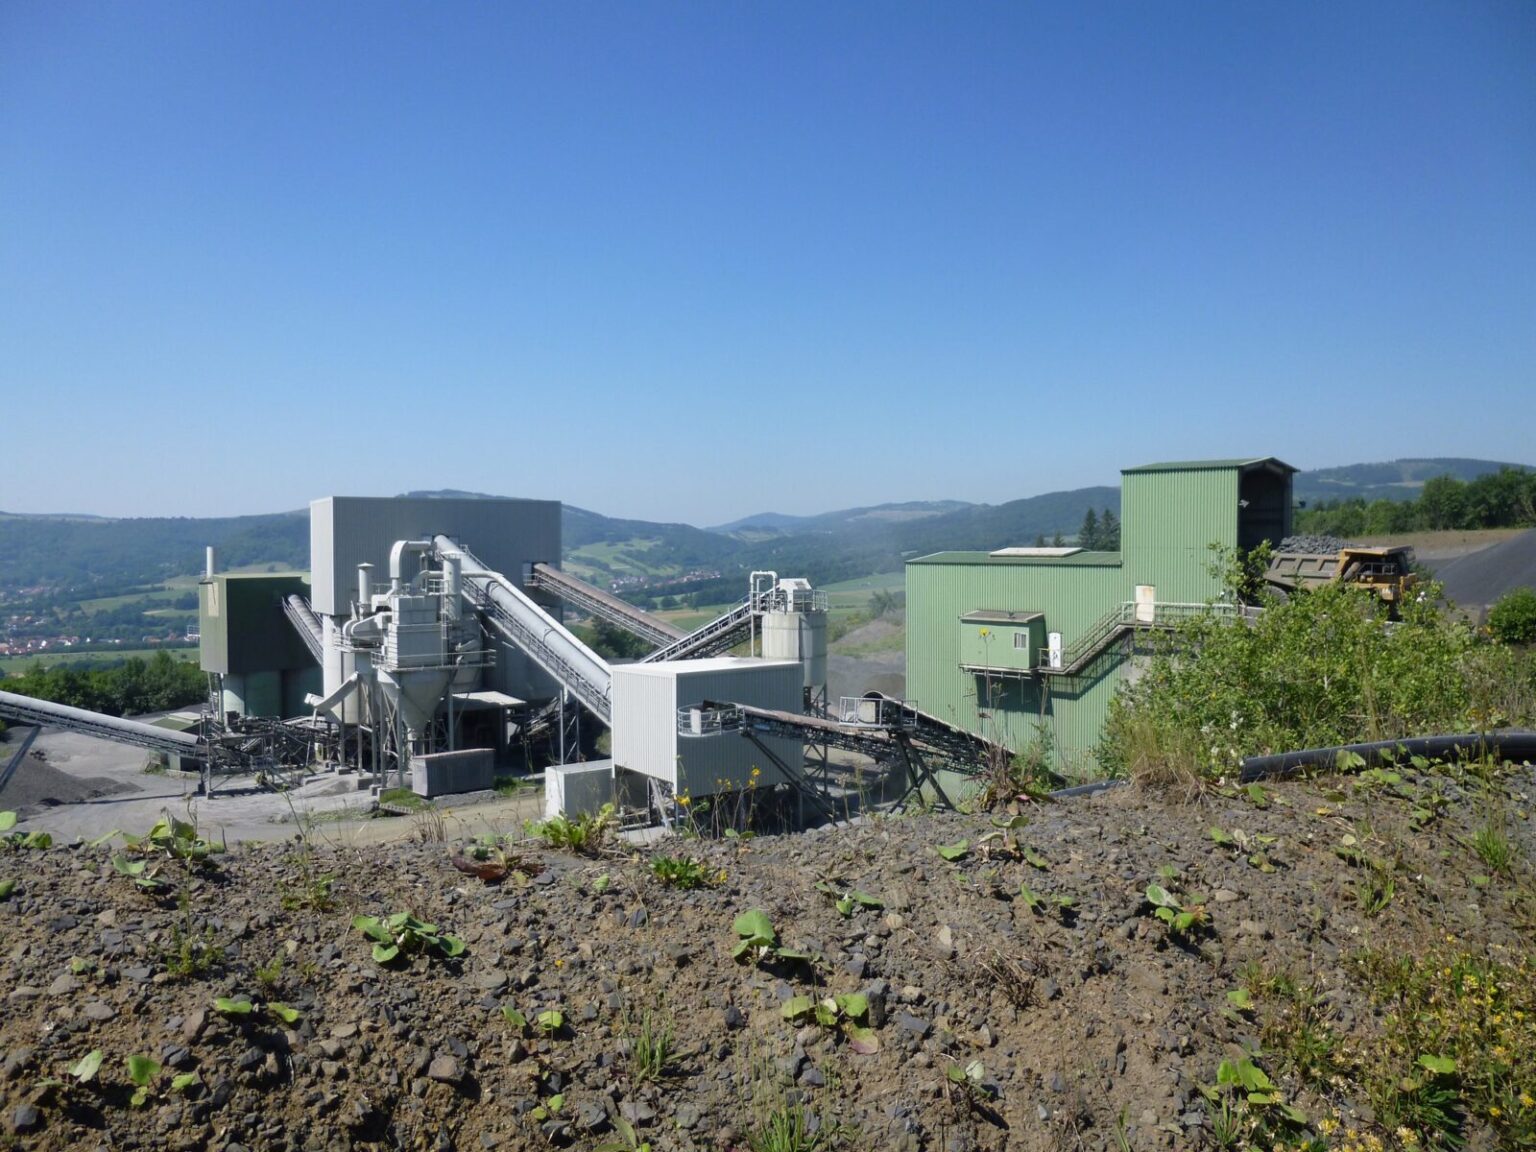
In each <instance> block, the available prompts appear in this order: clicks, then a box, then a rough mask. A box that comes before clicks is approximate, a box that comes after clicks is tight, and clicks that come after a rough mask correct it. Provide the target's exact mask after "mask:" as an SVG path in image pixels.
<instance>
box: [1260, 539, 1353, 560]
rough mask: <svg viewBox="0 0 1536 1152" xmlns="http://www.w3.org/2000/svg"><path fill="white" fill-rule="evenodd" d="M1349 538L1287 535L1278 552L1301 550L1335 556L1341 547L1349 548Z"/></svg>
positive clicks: (1313, 553) (1314, 554)
mask: <svg viewBox="0 0 1536 1152" xmlns="http://www.w3.org/2000/svg"><path fill="white" fill-rule="evenodd" d="M1348 547H1349V541H1348V540H1340V539H1339V538H1338V537H1337V536H1287V537H1286V538H1285V539H1284V540H1282V541H1280V547H1278V548H1276V549H1275V551H1276V552H1299V553H1301V554H1302V555H1306V556H1335V555H1337V554H1338V552H1339V550H1340V549H1341V548H1348Z"/></svg>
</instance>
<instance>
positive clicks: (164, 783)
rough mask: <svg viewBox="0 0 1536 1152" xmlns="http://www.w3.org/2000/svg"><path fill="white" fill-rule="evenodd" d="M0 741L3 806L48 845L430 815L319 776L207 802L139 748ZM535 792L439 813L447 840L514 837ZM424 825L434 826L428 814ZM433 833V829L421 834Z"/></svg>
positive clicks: (65, 736)
mask: <svg viewBox="0 0 1536 1152" xmlns="http://www.w3.org/2000/svg"><path fill="white" fill-rule="evenodd" d="M7 737H8V739H7V741H6V743H4V744H0V773H3V774H4V780H3V782H0V809H14V810H16V811H18V812H20V813H22V816H23V819H22V820H21V821H20V823H19V827H22V828H25V829H42V830H46V831H49V832H52V833H53V835H54V838H55V840H58V841H62V842H68V841H70V840H73V839H75V838H76V837H80V838H83V839H87V840H94V839H96V838H97V837H99V836H104V835H106V834H107V833H109V832H113V831H119V832H134V833H142V832H144V831H147V830H148V829H149V827H150V826H151V825H152V824H154V822H155V821H156V820H158V819H159V818H160V816H161V815H162V814H163V813H165V812H169V813H171V814H172V815H173V816H177V817H179V818H182V819H186V818H187V816H188V814H189V813H190V814H191V815H192V816H193V817H195V819H196V822H197V825H198V827H199V829H200V830H202V832H203V834H204V835H207V836H211V837H213V838H214V839H217V838H219V837H220V836H222V837H223V838H224V839H225V840H227V841H228V842H229V843H232V844H233V843H239V842H241V841H252V840H265V841H270V840H284V839H287V838H288V837H290V836H293V835H295V834H296V833H297V832H298V830H299V826H300V825H299V822H300V821H304V822H305V823H307V825H308V828H309V830H310V832H311V833H312V834H313V835H315V836H317V837H319V838H321V839H324V840H327V841H331V842H334V843H338V844H377V843H383V842H387V841H390V840H395V839H400V838H402V837H414V836H417V835H419V834H421V832H422V831H423V823H424V822H425V821H426V820H428V819H429V818H427V817H397V818H393V819H369V818H367V815H366V813H367V812H368V811H369V810H370V809H371V808H372V800H371V798H370V796H369V794H368V792H367V790H366V787H362V788H360V787H359V783H360V782H359V779H358V777H356V776H339V777H322V778H320V779H317V780H315V781H313V782H312V783H309V784H307V785H305V786H304V787H302V788H297V789H294V790H291V791H289V792H286V793H277V792H271V791H268V790H266V789H262V788H257V787H256V784H255V781H254V780H253V779H250V778H243V777H230V778H223V779H220V780H219V781H218V782H217V783H216V785H215V788H214V794H213V796H211V797H207V796H201V795H199V794H198V787H199V781H198V779H197V778H196V777H194V776H190V775H189V776H183V775H180V774H169V773H167V774H160V775H152V774H148V773H146V772H145V771H144V766H145V764H146V762H147V760H148V757H147V755H146V753H144V752H142V751H140V750H139V749H136V748H132V747H127V746H125V745H121V744H114V743H112V742H110V741H106V740H97V739H95V738H93V737H90V736H84V735H81V734H80V733H77V732H61V731H57V730H54V729H49V728H44V729H42V730H40V731H38V732H37V734H36V736H35V737H31V738H30V746H29V747H26V748H22V747H21V745H22V744H23V742H24V741H27V740H28V739H29V732H28V730H26V729H20V728H13V729H11V730H10V731H9V732H8V733H7ZM543 804H544V800H543V793H542V790H532V789H530V790H529V791H528V792H526V793H523V794H520V795H518V796H515V797H511V798H506V799H503V798H501V797H498V798H496V799H495V800H492V801H486V802H484V803H479V804H473V805H466V806H464V807H457V808H456V807H445V808H443V809H441V810H440V812H439V813H438V814H437V815H438V816H440V818H441V820H442V825H443V833H444V834H445V835H447V836H449V837H460V836H474V835H479V834H481V833H485V832H496V833H508V832H516V831H520V830H521V828H522V825H523V821H525V820H536V819H540V818H542V816H543V814H544V813H543ZM430 819H433V820H435V819H437V817H432V818H430ZM425 830H426V831H431V832H435V829H425Z"/></svg>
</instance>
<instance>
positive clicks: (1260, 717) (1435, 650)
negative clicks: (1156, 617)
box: [1098, 563, 1532, 782]
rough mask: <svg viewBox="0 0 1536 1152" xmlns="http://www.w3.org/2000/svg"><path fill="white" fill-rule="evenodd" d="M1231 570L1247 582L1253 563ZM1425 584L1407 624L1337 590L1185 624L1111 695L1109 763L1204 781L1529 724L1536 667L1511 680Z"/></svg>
mask: <svg viewBox="0 0 1536 1152" xmlns="http://www.w3.org/2000/svg"><path fill="white" fill-rule="evenodd" d="M1229 570H1230V572H1231V574H1232V575H1231V580H1232V583H1233V585H1234V586H1235V585H1236V584H1238V583H1240V582H1241V581H1242V578H1243V570H1242V567H1241V564H1240V563H1232V564H1230V565H1229ZM1425 591H1426V592H1427V593H1428V594H1427V595H1424V596H1422V597H1416V598H1414V599H1413V600H1412V601H1410V602H1409V603H1407V604H1405V605H1403V606H1402V619H1401V621H1399V622H1397V623H1392V622H1390V621H1389V620H1388V619H1387V614H1386V611H1385V609H1384V607H1383V606H1382V605H1381V604H1380V603H1379V602H1377V601H1376V600H1374V599H1373V598H1372V597H1371V596H1370V594H1369V593H1367V592H1364V591H1362V590H1359V589H1355V588H1350V587H1347V586H1342V585H1327V586H1324V587H1321V588H1318V589H1315V590H1311V591H1301V592H1298V593H1296V594H1295V595H1293V596H1292V597H1291V598H1290V599H1289V600H1287V601H1285V602H1278V601H1276V600H1274V599H1273V598H1271V597H1269V596H1268V595H1267V594H1264V593H1260V596H1259V599H1260V604H1261V606H1262V607H1263V608H1264V611H1263V612H1262V613H1260V614H1259V615H1258V617H1257V619H1254V620H1253V621H1251V622H1249V623H1243V624H1234V623H1232V622H1231V617H1230V615H1224V614H1221V613H1218V612H1215V611H1212V612H1210V613H1207V614H1205V615H1202V616H1199V617H1196V618H1194V619H1192V620H1190V621H1188V622H1186V623H1183V624H1181V625H1180V626H1179V627H1178V628H1177V629H1176V630H1175V631H1174V632H1173V633H1172V635H1171V636H1170V637H1169V638H1168V640H1167V642H1166V644H1165V646H1164V647H1163V648H1162V649H1161V650H1160V651H1159V652H1157V653H1156V654H1154V656H1153V657H1152V658H1151V660H1150V662H1149V664H1148V666H1147V668H1146V671H1145V674H1144V675H1143V676H1142V677H1141V678H1140V679H1138V680H1137V681H1135V682H1134V683H1128V684H1126V685H1125V686H1123V687H1122V688H1121V690H1120V692H1119V694H1118V695H1117V696H1116V698H1115V699H1114V701H1113V702H1112V703H1111V706H1110V713H1109V717H1108V720H1107V722H1106V725H1105V729H1104V735H1103V737H1102V739H1101V742H1100V745H1099V748H1098V756H1099V761H1100V763H1101V764H1102V765H1103V766H1104V768H1105V769H1106V770H1107V771H1109V772H1111V773H1112V774H1115V775H1122V776H1130V777H1132V778H1136V779H1148V780H1153V781H1157V780H1161V781H1164V782H1168V781H1174V780H1185V781H1192V780H1196V779H1200V778H1208V777H1219V776H1222V775H1226V774H1229V773H1232V772H1234V771H1236V769H1237V768H1238V765H1239V762H1240V761H1241V760H1242V759H1243V758H1244V757H1246V756H1254V755H1263V754H1267V753H1273V752H1283V751H1289V750H1293V749H1298V748H1319V747H1329V746H1332V745H1335V744H1348V743H1354V742H1356V741H1361V740H1391V739H1396V738H1399V737H1406V736H1415V735H1429V734H1435V733H1446V732H1457V731H1465V730H1468V729H1472V728H1483V727H1487V726H1492V725H1495V724H1500V723H1520V722H1523V721H1526V720H1528V719H1529V718H1530V716H1531V712H1532V707H1531V701H1532V696H1531V692H1530V678H1529V676H1528V675H1526V674H1525V673H1526V672H1528V670H1522V671H1521V674H1520V675H1519V676H1515V677H1513V678H1511V672H1512V671H1513V670H1512V669H1509V668H1506V667H1505V666H1506V665H1507V664H1508V663H1509V659H1510V657H1511V654H1510V653H1509V651H1508V650H1507V649H1501V648H1499V647H1498V646H1494V645H1488V644H1479V642H1478V640H1477V637H1476V635H1475V634H1474V633H1473V631H1472V630H1471V629H1470V628H1468V627H1466V626H1465V625H1464V624H1462V623H1460V622H1458V621H1456V620H1454V619H1452V618H1451V617H1450V616H1449V615H1448V614H1447V613H1446V612H1445V611H1443V610H1442V609H1441V607H1440V606H1439V602H1438V598H1437V597H1436V595H1435V591H1436V590H1435V589H1434V588H1433V587H1432V586H1431V587H1429V588H1426V589H1425ZM1495 666H1497V671H1496V667H1495ZM1512 685H1513V686H1515V687H1517V688H1518V691H1511V686H1512Z"/></svg>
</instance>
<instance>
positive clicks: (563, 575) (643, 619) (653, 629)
mask: <svg viewBox="0 0 1536 1152" xmlns="http://www.w3.org/2000/svg"><path fill="white" fill-rule="evenodd" d="M529 585H530V586H531V587H534V588H543V589H546V590H548V591H550V592H553V593H554V594H555V595H556V596H558V597H560V599H562V600H564V601H565V602H566V603H567V604H569V605H570V606H571V607H572V608H575V609H577V610H578V611H581V612H585V613H587V614H588V615H590V616H596V617H598V618H599V619H602V620H606V621H608V623H610V624H614V625H617V626H618V627H620V628H622V629H624V630H625V631H626V632H629V633H632V634H633V635H635V636H638V637H640V639H642V640H645V641H647V642H648V643H651V644H655V645H657V646H664V645H667V644H671V643H672V642H673V641H675V640H681V639H682V638H683V633H682V631H681V630H680V629H677V628H674V627H672V625H670V624H668V623H667V622H666V621H665V620H659V619H657V618H656V617H655V616H652V615H651V614H650V613H649V612H645V611H642V610H641V609H639V608H636V607H635V606H634V605H633V604H629V603H627V602H625V601H623V600H620V599H619V598H618V597H617V596H615V595H613V594H612V593H610V592H604V591H603V590H602V589H601V588H594V587H593V586H592V585H590V584H588V583H586V581H584V580H578V579H577V578H576V577H574V576H572V575H571V574H570V573H568V572H562V571H560V569H558V568H553V567H551V566H550V565H548V564H535V565H534V566H533V575H532V578H531V579H530V580H529Z"/></svg>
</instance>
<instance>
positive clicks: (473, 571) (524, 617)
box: [396, 536, 613, 724]
mask: <svg viewBox="0 0 1536 1152" xmlns="http://www.w3.org/2000/svg"><path fill="white" fill-rule="evenodd" d="M434 543H435V547H436V549H437V554H438V555H439V556H441V557H443V558H444V559H447V558H448V557H450V556H451V557H454V558H456V559H457V561H458V565H459V571H460V573H461V577H462V580H463V581H464V582H465V583H466V584H468V585H476V586H478V587H479V589H480V590H481V591H483V593H484V595H485V597H486V599H488V600H489V601H490V603H491V606H492V607H493V609H494V612H493V613H492V614H491V615H490V616H489V617H488V619H489V620H490V621H491V622H493V623H494V624H495V626H496V627H497V628H498V629H499V630H500V629H504V630H505V631H504V634H505V635H507V638H508V639H510V640H511V641H512V643H513V644H514V645H516V646H517V648H518V649H519V650H521V651H522V652H523V653H524V654H526V655H527V656H529V657H531V658H532V659H533V661H534V663H536V664H538V665H539V667H541V668H543V669H544V671H546V672H548V673H549V674H550V675H551V676H553V677H554V678H555V679H556V680H557V681H559V682H560V683H561V684H563V685H564V686H565V687H567V688H569V689H570V690H571V694H572V695H573V696H575V697H576V699H578V700H580V701H581V702H582V704H584V705H586V707H587V708H588V709H590V710H591V711H592V712H593V713H594V714H595V715H596V716H597V717H598V718H599V719H600V720H602V722H603V723H604V724H606V723H608V721H609V717H610V715H611V709H610V706H609V692H610V691H611V689H612V685H613V672H612V670H611V669H610V668H609V666H608V662H607V661H606V660H604V659H603V658H602V657H601V656H599V655H598V654H597V653H596V652H594V651H592V649H590V648H588V647H587V646H586V645H585V644H583V643H582V642H581V641H580V640H578V639H577V638H576V637H575V636H573V635H571V633H570V632H569V631H567V630H566V628H565V626H564V625H563V624H561V623H560V622H559V621H558V620H556V619H555V618H554V617H553V616H551V615H550V614H549V613H547V612H545V611H544V609H542V608H540V607H539V606H538V605H537V604H535V603H534V602H533V601H532V600H530V599H529V598H528V597H527V596H526V595H525V594H524V593H523V590H522V589H521V588H519V587H517V585H515V584H513V583H512V581H510V580H508V579H507V578H506V577H505V576H503V575H502V574H501V573H500V572H496V571H493V570H492V569H490V568H487V567H486V566H485V565H484V564H482V563H481V562H480V561H479V560H477V559H476V558H475V555H474V553H472V552H470V551H469V550H468V549H465V548H461V547H459V545H457V544H455V543H454V542H453V541H452V540H450V539H449V538H448V537H446V536H439V537H437V539H436V541H435V542H434ZM396 547H398V545H396ZM468 592H469V589H468V588H466V589H465V594H466V595H467V594H468Z"/></svg>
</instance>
